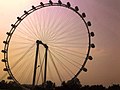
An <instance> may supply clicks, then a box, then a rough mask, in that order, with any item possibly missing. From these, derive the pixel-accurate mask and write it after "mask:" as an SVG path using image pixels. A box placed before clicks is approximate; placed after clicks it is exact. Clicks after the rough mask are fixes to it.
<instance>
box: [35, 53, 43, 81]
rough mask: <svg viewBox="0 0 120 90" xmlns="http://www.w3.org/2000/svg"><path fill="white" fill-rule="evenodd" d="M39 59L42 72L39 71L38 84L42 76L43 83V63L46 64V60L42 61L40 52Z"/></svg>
mask: <svg viewBox="0 0 120 90" xmlns="http://www.w3.org/2000/svg"><path fill="white" fill-rule="evenodd" d="M38 57H39V64H40V65H39V67H40V70H39V73H38V79H37V83H38V82H39V78H40V75H41V81H42V82H43V63H44V58H43V60H42V61H41V57H40V52H39V55H38Z"/></svg>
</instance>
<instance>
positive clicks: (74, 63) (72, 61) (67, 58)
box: [56, 51, 81, 68]
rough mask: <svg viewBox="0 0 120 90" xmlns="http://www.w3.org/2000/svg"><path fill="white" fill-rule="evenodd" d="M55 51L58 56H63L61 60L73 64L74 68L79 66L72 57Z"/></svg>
mask: <svg viewBox="0 0 120 90" xmlns="http://www.w3.org/2000/svg"><path fill="white" fill-rule="evenodd" d="M56 53H57V54H58V56H60V57H61V58H63V60H65V61H67V62H68V63H69V64H71V65H73V66H75V67H76V68H79V66H80V65H81V64H79V63H78V62H76V61H74V60H73V59H71V58H69V57H68V56H66V55H64V54H62V53H60V52H58V51H56ZM76 64H77V65H76ZM78 65H79V66H78Z"/></svg>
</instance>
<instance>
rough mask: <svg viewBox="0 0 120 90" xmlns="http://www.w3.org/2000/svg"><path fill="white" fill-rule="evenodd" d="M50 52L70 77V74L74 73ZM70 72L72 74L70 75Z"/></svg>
mask: <svg viewBox="0 0 120 90" xmlns="http://www.w3.org/2000/svg"><path fill="white" fill-rule="evenodd" d="M51 54H52V55H53V56H54V58H55V59H56V61H57V62H58V63H61V68H63V70H65V71H66V72H67V74H68V75H69V76H70V77H72V75H74V73H73V72H72V71H71V70H70V69H69V68H68V67H67V66H66V65H65V64H64V63H63V62H61V60H60V59H59V58H58V57H56V56H55V55H54V54H53V53H52V52H51ZM71 74H72V75H71Z"/></svg>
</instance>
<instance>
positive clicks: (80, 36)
mask: <svg viewBox="0 0 120 90" xmlns="http://www.w3.org/2000/svg"><path fill="white" fill-rule="evenodd" d="M76 32H77V31H76ZM73 33H74V32H72V33H67V34H62V35H61V36H59V37H57V38H56V39H57V40H58V41H62V40H66V39H68V40H71V39H72V40H74V39H76V40H81V39H87V37H88V36H86V35H85V33H82V34H80V33H77V34H73ZM65 38H66V39H65Z"/></svg>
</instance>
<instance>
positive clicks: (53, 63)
mask: <svg viewBox="0 0 120 90" xmlns="http://www.w3.org/2000/svg"><path fill="white" fill-rule="evenodd" d="M49 54H50V58H51V61H52V63H53V65H54V67H55V70H56V72H57V75H58V77H59V80H60V81H61V82H62V79H61V77H60V74H59V71H58V69H57V66H56V64H55V62H54V60H53V58H52V55H51V52H50V50H49Z"/></svg>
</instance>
